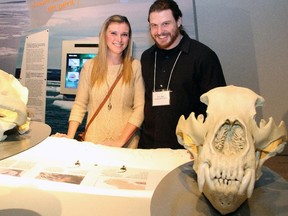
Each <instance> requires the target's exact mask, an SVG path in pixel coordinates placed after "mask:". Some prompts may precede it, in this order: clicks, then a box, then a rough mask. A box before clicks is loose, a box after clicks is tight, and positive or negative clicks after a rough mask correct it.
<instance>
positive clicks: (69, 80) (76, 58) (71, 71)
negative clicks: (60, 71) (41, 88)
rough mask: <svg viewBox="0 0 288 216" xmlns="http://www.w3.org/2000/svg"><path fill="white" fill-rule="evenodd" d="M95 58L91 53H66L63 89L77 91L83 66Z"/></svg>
mask: <svg viewBox="0 0 288 216" xmlns="http://www.w3.org/2000/svg"><path fill="white" fill-rule="evenodd" d="M95 56H96V54H92V53H90V54H87V53H67V56H66V76H65V88H71V89H77V87H78V82H79V77H80V72H81V69H82V67H83V65H84V64H85V62H86V61H87V60H89V59H92V58H94V57H95Z"/></svg>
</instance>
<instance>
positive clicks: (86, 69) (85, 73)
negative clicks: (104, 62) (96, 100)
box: [69, 60, 93, 124]
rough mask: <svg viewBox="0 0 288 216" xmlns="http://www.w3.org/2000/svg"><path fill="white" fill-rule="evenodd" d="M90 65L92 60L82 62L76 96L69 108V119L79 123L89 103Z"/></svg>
mask: <svg viewBox="0 0 288 216" xmlns="http://www.w3.org/2000/svg"><path fill="white" fill-rule="evenodd" d="M92 67H93V60H88V61H87V62H86V63H85V64H84V66H83V68H82V70H81V72H80V79H79V84H78V89H77V93H76V98H75V101H74V104H73V106H72V109H71V113H70V116H69V121H72V120H73V121H77V122H79V123H80V124H81V123H82V121H83V118H84V116H85V114H86V112H87V108H88V103H89V91H90V90H89V88H90V87H89V86H90V76H91V70H92Z"/></svg>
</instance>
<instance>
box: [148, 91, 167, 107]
mask: <svg viewBox="0 0 288 216" xmlns="http://www.w3.org/2000/svg"><path fill="white" fill-rule="evenodd" d="M170 92H171V91H167V90H166V91H154V92H152V106H167V105H170Z"/></svg>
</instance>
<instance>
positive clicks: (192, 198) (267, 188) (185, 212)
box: [151, 162, 288, 216]
mask: <svg viewBox="0 0 288 216" xmlns="http://www.w3.org/2000/svg"><path fill="white" fill-rule="evenodd" d="M192 166H193V162H188V163H186V164H182V165H180V166H179V167H178V168H176V169H174V170H173V171H171V172H170V173H169V174H168V175H166V176H165V177H164V178H163V179H162V181H161V182H160V183H159V184H158V186H157V188H156V189H155V192H154V195H153V197H152V201H151V216H159V215H165V216H179V215H181V216H191V215H193V216H200V215H201V216H220V215H221V214H220V213H219V212H218V211H216V210H215V209H214V208H213V207H212V205H211V204H210V203H209V201H208V200H207V199H206V198H205V197H204V196H203V194H200V193H199V190H198V184H197V181H196V179H197V176H196V173H195V171H194V170H192ZM262 172H263V175H262V176H261V178H260V179H259V180H258V181H257V182H256V184H255V188H254V191H253V194H252V197H251V198H250V199H248V200H247V201H246V202H244V203H243V204H242V205H241V206H240V208H239V209H238V210H237V211H235V212H234V213H230V214H229V216H232V215H233V216H234V215H235V216H247V215H251V216H286V215H287V213H288V201H287V197H288V182H287V181H286V180H285V179H284V178H282V177H281V176H280V175H278V174H277V173H275V172H273V171H272V170H271V169H269V168H267V167H265V166H264V167H263V168H262Z"/></svg>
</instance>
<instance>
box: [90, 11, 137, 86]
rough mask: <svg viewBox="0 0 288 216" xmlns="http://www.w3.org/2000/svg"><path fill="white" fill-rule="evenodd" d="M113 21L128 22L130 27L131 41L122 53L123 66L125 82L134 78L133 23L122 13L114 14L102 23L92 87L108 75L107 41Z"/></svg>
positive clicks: (103, 80) (92, 74) (99, 83)
mask: <svg viewBox="0 0 288 216" xmlns="http://www.w3.org/2000/svg"><path fill="white" fill-rule="evenodd" d="M111 23H126V24H127V25H128V27H129V42H128V46H127V47H126V49H125V50H124V51H123V53H122V59H123V62H122V63H123V67H122V73H123V77H122V80H123V83H125V84H129V83H130V80H131V78H132V74H133V70H132V60H133V59H132V56H131V49H132V41H131V38H132V30H131V25H130V23H129V21H128V19H127V18H126V17H125V16H121V15H113V16H110V17H109V18H108V19H106V21H105V22H104V24H103V25H102V28H101V31H100V34H99V50H98V54H97V56H96V57H95V58H94V64H93V68H92V73H91V83H90V84H91V87H93V86H94V85H95V84H97V85H101V84H102V83H103V82H105V80H106V76H107V70H108V63H107V62H108V61H107V56H108V55H107V50H108V47H107V42H106V32H107V29H108V26H109V25H110V24H111Z"/></svg>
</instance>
